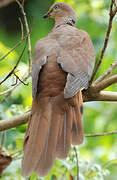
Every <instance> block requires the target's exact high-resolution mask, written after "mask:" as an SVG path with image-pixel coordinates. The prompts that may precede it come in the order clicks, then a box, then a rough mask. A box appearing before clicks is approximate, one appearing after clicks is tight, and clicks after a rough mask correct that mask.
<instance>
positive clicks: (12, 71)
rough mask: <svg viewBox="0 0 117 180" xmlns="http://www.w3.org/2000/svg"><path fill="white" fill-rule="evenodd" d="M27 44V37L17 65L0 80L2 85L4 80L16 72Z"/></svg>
mask: <svg viewBox="0 0 117 180" xmlns="http://www.w3.org/2000/svg"><path fill="white" fill-rule="evenodd" d="M26 46H27V39H26V42H25V46H24V48H23V50H22V52H21V55H20V57H19V59H18V61H17V63H16V65H15V66H14V67H13V69H12V70H11V71H10V73H9V74H8V75H7V76H6V77H5V78H4V79H3V80H2V81H1V82H0V85H1V84H2V83H3V82H5V81H6V80H7V79H8V78H9V77H10V76H11V75H12V74H13V73H14V71H15V69H16V68H17V66H18V64H19V62H20V60H21V58H22V56H23V54H24V51H25V49H26Z"/></svg>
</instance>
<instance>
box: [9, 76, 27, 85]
mask: <svg viewBox="0 0 117 180" xmlns="http://www.w3.org/2000/svg"><path fill="white" fill-rule="evenodd" d="M14 75H15V77H16V82H17V80H19V81H20V82H21V83H22V84H24V85H25V86H28V83H25V82H23V81H22V80H21V79H20V78H19V76H18V75H17V74H15V73H14ZM16 84H17V83H15V85H16ZM12 86H14V84H12Z"/></svg>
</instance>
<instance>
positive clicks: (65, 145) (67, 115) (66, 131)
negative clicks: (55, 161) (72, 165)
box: [56, 107, 73, 159]
mask: <svg viewBox="0 0 117 180" xmlns="http://www.w3.org/2000/svg"><path fill="white" fill-rule="evenodd" d="M72 117H73V116H72V109H71V107H69V109H68V110H67V111H65V112H64V115H63V119H61V120H62V122H61V124H60V128H61V129H62V131H61V129H60V134H59V136H58V142H57V147H56V156H57V157H58V158H60V159H65V158H66V157H67V156H68V153H69V151H70V147H71V127H72Z"/></svg>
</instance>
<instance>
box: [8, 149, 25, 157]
mask: <svg viewBox="0 0 117 180" xmlns="http://www.w3.org/2000/svg"><path fill="white" fill-rule="evenodd" d="M21 152H22V149H19V150H16V151H15V152H12V153H11V154H10V156H14V155H15V154H18V153H21Z"/></svg>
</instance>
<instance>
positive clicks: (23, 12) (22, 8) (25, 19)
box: [16, 0, 32, 73]
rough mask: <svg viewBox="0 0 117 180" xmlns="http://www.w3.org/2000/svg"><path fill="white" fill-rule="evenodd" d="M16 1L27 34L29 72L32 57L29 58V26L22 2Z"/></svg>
mask: <svg viewBox="0 0 117 180" xmlns="http://www.w3.org/2000/svg"><path fill="white" fill-rule="evenodd" d="M16 2H17V3H18V5H19V7H20V8H21V11H22V14H23V17H24V22H25V27H26V31H27V34H28V46H29V47H28V58H29V73H30V72H31V63H32V58H31V40H30V30H29V26H28V21H27V17H26V13H25V11H24V7H23V5H24V4H21V3H20V2H19V1H18V0H16Z"/></svg>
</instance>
